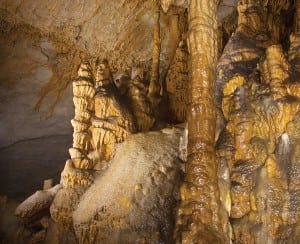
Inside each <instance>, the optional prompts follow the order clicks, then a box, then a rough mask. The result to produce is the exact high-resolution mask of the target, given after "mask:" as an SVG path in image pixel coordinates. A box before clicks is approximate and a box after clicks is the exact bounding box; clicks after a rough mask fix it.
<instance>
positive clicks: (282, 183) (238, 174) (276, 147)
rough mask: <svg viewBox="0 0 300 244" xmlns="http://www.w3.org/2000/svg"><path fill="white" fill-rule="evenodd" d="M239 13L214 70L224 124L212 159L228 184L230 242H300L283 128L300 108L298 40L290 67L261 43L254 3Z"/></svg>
mask: <svg viewBox="0 0 300 244" xmlns="http://www.w3.org/2000/svg"><path fill="white" fill-rule="evenodd" d="M278 4H279V3H278ZM238 10H239V27H238V28H237V32H236V33H235V34H234V36H233V37H232V38H231V40H230V41H229V42H228V44H227V47H226V48H225V50H224V53H223V55H222V57H221V59H220V61H219V64H218V66H217V70H218V79H217V84H218V86H219V89H220V87H222V88H221V89H222V95H221V97H222V101H221V103H219V106H220V105H221V107H222V114H223V116H224V118H225V125H226V126H225V128H224V131H223V132H222V133H221V135H220V138H219V142H218V148H219V149H218V156H219V157H218V158H219V162H220V163H221V164H222V163H224V161H225V162H226V163H225V165H227V166H228V169H229V180H230V182H229V185H230V186H229V189H230V190H229V191H228V192H229V194H230V196H229V199H230V201H228V200H227V198H223V200H222V202H223V204H224V205H225V206H226V205H227V207H226V209H227V211H228V213H229V215H230V217H231V219H232V221H231V226H232V230H233V237H232V239H233V240H234V241H235V242H236V243H264V242H270V243H273V242H275V243H276V242H286V241H292V242H293V241H296V240H297V238H298V236H299V234H298V227H297V226H298V225H299V222H298V224H296V222H295V221H296V219H297V218H298V217H297V214H295V212H294V211H295V209H297V208H298V206H299V200H296V198H297V197H295V196H296V195H297V194H298V193H297V190H296V191H295V190H294V189H295V188H294V186H295V185H294V184H293V183H292V182H296V181H297V177H295V176H294V173H295V172H296V171H297V168H298V166H296V165H297V163H296V161H295V157H297V156H296V154H297V153H296V151H297V149H296V147H297V146H296V140H297V139H294V138H295V137H297V136H292V133H291V132H290V131H289V128H291V130H293V131H294V130H295V128H296V127H297V126H296V125H294V123H295V118H296V117H297V114H298V113H299V108H300V107H299V105H300V103H299V100H298V94H297V92H296V91H297V89H298V87H299V84H298V80H295V78H294V77H297V75H296V73H297V71H296V69H295V68H294V67H295V66H296V65H297V62H296V61H295V59H296V52H295V50H296V49H297V44H296V43H297V37H296V36H292V38H291V40H292V43H291V47H290V51H289V54H290V57H289V60H291V61H290V62H289V61H288V59H287V58H286V55H285V53H284V50H283V48H282V46H281V45H279V44H277V45H272V42H269V41H268V38H266V37H267V36H266V33H265V31H264V27H263V26H262V24H263V22H262V21H261V20H260V19H261V18H262V16H260V15H259V14H258V13H259V11H261V10H260V4H259V3H254V2H251V1H250V2H241V3H240V5H239V7H238ZM252 15H253V16H252ZM263 18H264V17H263ZM267 18H268V19H269V17H267ZM249 19H250V20H251V21H248V20H249ZM268 24H270V23H268ZM273 24H274V23H273ZM269 27H270V25H269ZM280 28H281V27H278V28H276V30H275V29H272V30H271V29H269V31H274V32H273V33H268V34H270V35H269V36H270V37H271V38H272V39H273V40H272V41H274V40H275V41H276V40H277V41H278V38H276V35H277V31H278V29H280ZM266 29H267V28H266ZM245 36H247V39H241V38H244V37H245ZM259 36H260V37H259ZM258 37H259V38H258ZM236 40H239V42H236ZM242 40H243V41H242ZM251 43H252V44H251ZM253 44H254V45H253ZM259 45H260V47H259ZM237 57H239V59H237ZM241 64H243V65H244V66H243V65H241ZM241 67H248V68H247V69H242V68H241ZM227 68H228V69H227ZM294 70H295V71H294ZM294 72H296V73H294ZM224 81H225V82H224ZM217 88H218V87H217ZM290 126H291V127H290ZM292 128H293V129H292ZM293 133H294V134H297V133H296V132H295V131H294V132H293ZM292 138H293V139H292ZM292 162H293V163H292ZM291 164H293V166H291ZM291 174H293V176H294V177H293V179H292V178H290V176H291ZM296 184H297V183H296ZM227 196H228V195H227ZM289 206H293V207H292V208H290V207H289ZM296 206H297V207H296ZM291 215H293V216H294V217H291ZM292 223H293V224H292Z"/></svg>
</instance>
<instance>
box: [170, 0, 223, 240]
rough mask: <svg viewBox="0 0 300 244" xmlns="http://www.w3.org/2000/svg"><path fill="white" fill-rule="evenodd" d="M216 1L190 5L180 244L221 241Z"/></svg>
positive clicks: (178, 231) (178, 233) (178, 221)
mask: <svg viewBox="0 0 300 244" xmlns="http://www.w3.org/2000/svg"><path fill="white" fill-rule="evenodd" d="M217 2H218V1H210V0H203V1H197V0H191V1H190V3H189V36H188V47H189V51H190V59H191V60H190V69H191V70H190V72H191V81H190V92H189V96H190V99H191V101H190V103H191V104H190V107H189V110H188V129H189V139H188V160H187V163H186V175H185V179H184V183H183V185H182V187H181V204H180V208H179V210H178V217H177V229H176V233H175V235H176V236H175V237H176V239H177V242H178V243H180V242H182V243H208V242H213V243H222V242H223V241H224V237H223V236H222V229H221V225H220V219H219V191H218V185H217V164H216V156H215V121H216V114H215V104H214V79H215V77H214V69H215V65H216V59H217V53H218V48H217V23H216V8H217Z"/></svg>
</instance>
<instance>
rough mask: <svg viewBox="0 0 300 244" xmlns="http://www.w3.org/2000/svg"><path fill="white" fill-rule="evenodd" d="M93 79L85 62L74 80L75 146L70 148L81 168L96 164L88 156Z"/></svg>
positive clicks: (74, 159) (75, 164)
mask: <svg viewBox="0 0 300 244" xmlns="http://www.w3.org/2000/svg"><path fill="white" fill-rule="evenodd" d="M92 79H93V76H92V71H91V67H90V65H89V64H88V63H87V62H83V63H82V64H81V66H80V68H79V70H78V79H77V80H75V81H74V82H73V94H74V98H73V102H74V105H75V117H74V119H73V120H72V121H71V123H72V126H73V128H74V133H73V147H72V148H70V150H69V152H70V156H71V159H72V162H73V164H74V166H75V167H76V168H79V169H91V168H93V166H94V165H93V164H92V162H91V161H90V159H89V158H88V157H87V154H88V153H89V151H90V149H91V143H90V135H89V133H88V129H89V127H90V125H91V116H92V113H93V110H94V95H95V89H94V86H93V83H92Z"/></svg>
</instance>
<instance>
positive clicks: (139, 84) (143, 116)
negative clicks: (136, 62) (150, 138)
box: [126, 67, 155, 131]
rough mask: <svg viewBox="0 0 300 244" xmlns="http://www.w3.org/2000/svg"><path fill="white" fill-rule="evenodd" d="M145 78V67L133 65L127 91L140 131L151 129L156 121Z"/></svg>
mask: <svg viewBox="0 0 300 244" xmlns="http://www.w3.org/2000/svg"><path fill="white" fill-rule="evenodd" d="M143 79H144V77H143V69H141V68H138V67H133V68H132V71H131V80H130V82H129V83H128V85H127V92H126V96H127V97H128V99H129V103H130V107H131V109H132V113H133V116H134V117H135V122H136V123H135V124H136V127H137V130H138V131H148V130H150V129H151V127H152V126H153V124H154V122H155V118H154V115H153V110H152V106H151V103H150V102H149V100H148V98H147V87H146V85H145V81H144V80H143Z"/></svg>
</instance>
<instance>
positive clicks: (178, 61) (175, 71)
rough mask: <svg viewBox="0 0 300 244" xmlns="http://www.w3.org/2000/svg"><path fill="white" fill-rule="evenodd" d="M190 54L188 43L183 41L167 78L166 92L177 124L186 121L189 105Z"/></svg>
mask: <svg viewBox="0 0 300 244" xmlns="http://www.w3.org/2000/svg"><path fill="white" fill-rule="evenodd" d="M187 89H188V52H187V48H186V43H185V42H184V41H182V42H181V43H180V44H179V46H178V48H177V49H176V53H175V56H174V59H173V62H172V64H171V66H170V68H169V71H168V73H167V77H166V91H167V95H168V100H169V104H170V105H169V106H170V110H171V116H170V117H171V118H174V121H175V122H184V121H186V110H187V109H186V107H187V104H188V96H187Z"/></svg>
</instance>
